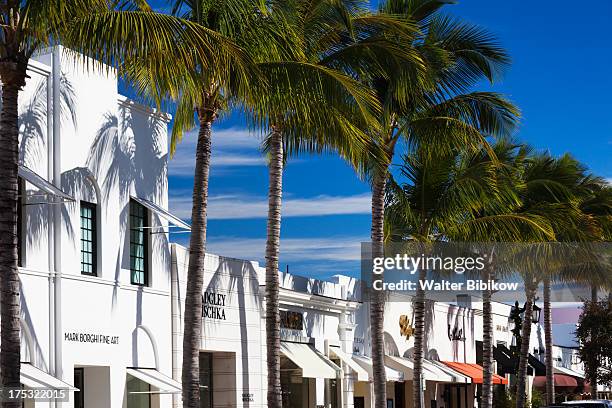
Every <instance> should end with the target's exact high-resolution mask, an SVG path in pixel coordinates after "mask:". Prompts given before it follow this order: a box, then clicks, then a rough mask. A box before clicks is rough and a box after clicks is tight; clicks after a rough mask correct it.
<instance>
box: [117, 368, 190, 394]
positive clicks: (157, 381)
mask: <svg viewBox="0 0 612 408" xmlns="http://www.w3.org/2000/svg"><path fill="white" fill-rule="evenodd" d="M127 373H128V374H129V375H131V376H132V377H136V378H138V379H139V380H141V381H144V382H146V383H147V384H149V385H150V386H152V387H153V388H156V390H155V391H149V392H134V394H180V393H181V383H180V382H178V381H176V380H173V379H172V378H170V377H168V376H166V375H164V374H162V373H160V372H159V371H157V370H156V369H154V368H133V367H129V368H128V369H127Z"/></svg>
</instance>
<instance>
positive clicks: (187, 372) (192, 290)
mask: <svg viewBox="0 0 612 408" xmlns="http://www.w3.org/2000/svg"><path fill="white" fill-rule="evenodd" d="M198 117H199V120H200V130H199V132H198V142H197V145H196V160H195V175H194V180H193V205H192V208H191V236H190V239H189V268H188V270H187V291H186V294H185V319H184V321H185V323H184V325H183V378H182V380H183V407H184V408H200V364H199V360H200V347H201V344H202V290H203V286H204V257H205V255H206V208H207V205H208V175H209V170H210V152H211V141H212V123H213V120H214V117H215V116H214V115H211V111H210V110H208V109H205V108H200V109H198Z"/></svg>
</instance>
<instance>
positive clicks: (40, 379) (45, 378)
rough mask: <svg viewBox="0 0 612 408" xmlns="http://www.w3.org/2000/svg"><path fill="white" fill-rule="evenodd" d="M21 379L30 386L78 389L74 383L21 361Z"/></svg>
mask: <svg viewBox="0 0 612 408" xmlns="http://www.w3.org/2000/svg"><path fill="white" fill-rule="evenodd" d="M20 375H21V378H20V381H21V383H22V384H23V385H25V386H26V387H28V388H48V389H53V390H69V391H78V390H79V389H78V388H74V387H73V386H72V385H70V384H68V383H65V382H63V381H62V380H58V379H57V378H55V377H53V376H52V375H51V374H48V373H45V372H44V371H42V370H40V369H38V368H36V367H34V366H33V365H32V364H30V363H21V372H20Z"/></svg>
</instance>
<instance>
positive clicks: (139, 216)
mask: <svg viewBox="0 0 612 408" xmlns="http://www.w3.org/2000/svg"><path fill="white" fill-rule="evenodd" d="M148 226H149V225H148V214H147V209H146V208H145V207H144V206H142V205H140V204H139V203H137V202H135V201H130V273H131V282H132V285H141V286H146V285H148V284H149V276H148V274H149V271H148V269H149V260H148V251H149V230H148V228H147V227H148Z"/></svg>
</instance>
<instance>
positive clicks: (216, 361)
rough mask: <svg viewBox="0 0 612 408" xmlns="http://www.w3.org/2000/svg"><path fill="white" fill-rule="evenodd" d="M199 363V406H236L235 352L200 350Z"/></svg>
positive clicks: (203, 407) (206, 407) (209, 407)
mask: <svg viewBox="0 0 612 408" xmlns="http://www.w3.org/2000/svg"><path fill="white" fill-rule="evenodd" d="M199 363H200V408H212V407H213V406H227V407H236V406H238V401H237V399H236V394H237V389H236V354H235V353H229V352H216V351H215V352H209V351H200V361H199ZM243 402H244V401H243ZM243 405H244V404H243Z"/></svg>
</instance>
